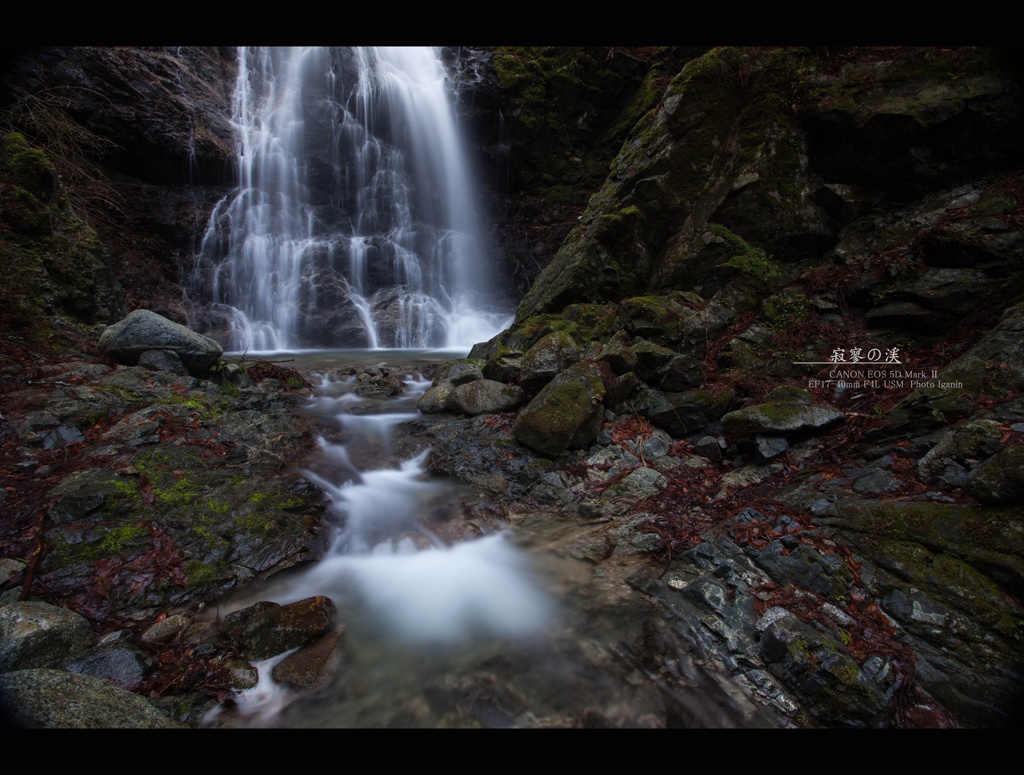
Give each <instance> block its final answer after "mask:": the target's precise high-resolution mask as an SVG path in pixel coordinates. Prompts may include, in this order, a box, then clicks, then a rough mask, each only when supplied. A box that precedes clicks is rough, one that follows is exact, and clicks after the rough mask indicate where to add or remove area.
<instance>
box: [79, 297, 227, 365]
mask: <svg viewBox="0 0 1024 775" xmlns="http://www.w3.org/2000/svg"><path fill="white" fill-rule="evenodd" d="M99 348H100V352H102V353H103V354H104V355H108V356H109V357H111V358H113V359H114V360H115V361H117V362H118V363H124V364H126V365H129V366H134V365H136V364H137V363H138V362H139V357H140V356H141V355H142V354H143V353H144V352H147V351H149V350H165V351H168V352H173V353H176V354H177V356H178V357H179V358H180V359H181V362H182V363H183V364H185V368H187V369H188V371H189V373H190V374H192V375H193V376H204V375H206V374H207V373H209V371H210V369H211V368H212V367H213V366H215V365H216V364H217V362H218V361H219V360H220V357H221V356H222V355H223V354H224V348H222V347H221V346H220V345H219V344H218V343H217V342H215V341H214V340H213V339H210V338H209V337H207V336H203V335H202V334H197V333H196V332H195V331H192V330H191V329H189V328H186V327H185V326H183V325H180V324H178V323H175V322H174V321H172V320H168V319H167V318H165V317H163V316H162V315H158V314H156V313H155V312H150V311H149V310H148V309H137V310H135V311H134V312H132V313H130V314H129V315H128V316H127V317H126V318H124V319H123V320H122V321H120V322H119V323H115V324H114V325H112V326H107V328H106V329H104V331H103V333H102V334H101V335H100V341H99Z"/></svg>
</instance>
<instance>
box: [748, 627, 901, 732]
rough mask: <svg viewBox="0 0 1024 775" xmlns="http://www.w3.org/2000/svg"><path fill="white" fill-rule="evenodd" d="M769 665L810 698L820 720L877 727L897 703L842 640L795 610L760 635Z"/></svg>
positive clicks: (887, 717) (890, 713)
mask: <svg viewBox="0 0 1024 775" xmlns="http://www.w3.org/2000/svg"><path fill="white" fill-rule="evenodd" d="M760 653H761V656H762V657H763V658H764V660H765V661H766V662H767V663H768V667H769V670H771V672H772V673H773V674H774V675H776V676H777V677H778V678H779V679H780V680H782V681H783V683H784V684H785V685H786V686H787V687H789V688H790V689H792V690H793V691H794V692H795V693H796V695H797V696H799V697H800V699H801V700H802V701H803V702H805V703H806V704H807V706H808V708H809V710H810V712H811V713H812V715H814V716H815V718H817V719H818V720H819V721H822V722H824V723H827V724H835V725H837V726H844V727H856V728H864V727H867V728H877V727H882V726H886V725H887V723H888V721H889V719H890V718H891V715H892V712H893V708H892V704H891V703H890V702H889V701H888V700H887V699H886V696H885V693H884V692H883V691H882V690H881V689H880V688H879V687H878V686H877V685H876V684H875V683H873V682H872V681H871V679H870V678H869V677H868V676H867V675H866V674H865V673H864V672H863V671H862V670H861V668H860V666H859V665H858V664H857V663H856V662H855V661H854V660H853V659H852V658H851V657H850V656H849V654H847V653H846V651H845V649H844V648H843V647H842V645H841V644H839V643H838V642H836V641H834V640H832V639H831V638H828V637H826V636H825V635H823V634H822V633H820V632H818V631H817V630H816V629H814V628H813V627H811V626H810V625H807V624H804V623H803V622H801V621H800V620H799V619H797V618H796V617H793V616H783V617H780V618H778V619H776V620H774V621H773V622H771V624H769V625H768V626H767V627H766V628H765V629H764V632H763V633H762V635H761V642H760Z"/></svg>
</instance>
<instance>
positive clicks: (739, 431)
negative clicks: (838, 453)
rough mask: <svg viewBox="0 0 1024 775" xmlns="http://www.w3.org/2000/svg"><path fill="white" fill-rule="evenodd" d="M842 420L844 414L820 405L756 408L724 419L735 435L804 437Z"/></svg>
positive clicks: (771, 405)
mask: <svg viewBox="0 0 1024 775" xmlns="http://www.w3.org/2000/svg"><path fill="white" fill-rule="evenodd" d="M841 419H843V413H842V412H840V411H839V410H838V409H836V408H835V407H834V406H829V405H828V404H819V405H817V406H803V405H801V404H798V403H795V402H793V403H789V402H780V403H768V404H756V405H755V406H747V407H744V408H743V409H737V410H736V411H735V412H729V413H728V414H727V415H725V416H724V417H723V418H722V428H724V429H725V432H726V433H732V434H736V435H754V434H757V433H765V434H779V433H781V434H787V433H802V432H806V431H813V430H817V429H819V428H824V427H825V426H826V425H831V424H832V423H834V422H836V421H838V420H841Z"/></svg>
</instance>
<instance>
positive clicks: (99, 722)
mask: <svg viewBox="0 0 1024 775" xmlns="http://www.w3.org/2000/svg"><path fill="white" fill-rule="evenodd" d="M0 698H2V699H0V710H2V711H3V714H4V716H5V718H4V719H3V721H5V722H6V723H8V724H11V725H13V726H15V727H22V728H26V729H186V728H187V725H186V724H183V723H181V722H178V721H172V720H171V719H169V718H168V717H167V716H166V715H165V714H164V713H163V712H161V711H160V710H158V709H157V708H156V707H154V706H153V705H152V704H150V703H149V702H148V701H147V700H146V699H144V698H142V697H140V696H139V695H137V694H132V693H131V692H129V691H126V690H124V689H121V688H119V687H117V686H114V685H113V684H111V683H108V682H107V681H106V680H105V679H103V678H95V677H93V676H91V675H82V674H79V673H65V672H64V671H62V670H50V669H45V668H40V669H33V670H16V671H15V672H13V673H6V674H5V675H0Z"/></svg>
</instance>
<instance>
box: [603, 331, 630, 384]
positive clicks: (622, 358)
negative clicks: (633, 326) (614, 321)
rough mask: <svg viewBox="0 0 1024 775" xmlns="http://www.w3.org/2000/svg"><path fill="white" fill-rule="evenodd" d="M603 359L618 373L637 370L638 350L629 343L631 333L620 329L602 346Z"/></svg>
mask: <svg viewBox="0 0 1024 775" xmlns="http://www.w3.org/2000/svg"><path fill="white" fill-rule="evenodd" d="M600 357H601V360H603V361H607V362H608V365H609V366H611V367H612V371H614V372H615V373H616V374H619V375H621V374H625V373H626V372H629V371H635V370H636V365H637V356H636V352H634V351H633V348H632V347H630V344H629V334H627V333H626V332H625V331H619V332H618V333H617V334H615V336H613V337H612V338H611V339H610V340H609V341H608V342H607V343H606V344H605V345H604V347H602V348H601V355H600Z"/></svg>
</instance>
